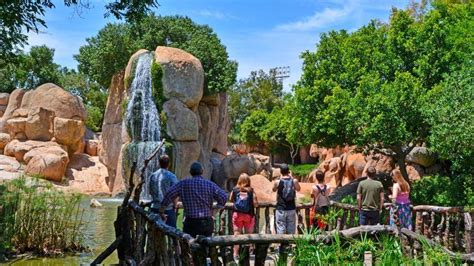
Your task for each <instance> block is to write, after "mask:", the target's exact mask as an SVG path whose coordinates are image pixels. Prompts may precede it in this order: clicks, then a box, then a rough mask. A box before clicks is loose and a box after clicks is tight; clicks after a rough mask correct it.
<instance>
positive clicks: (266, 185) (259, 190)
mask: <svg viewBox="0 0 474 266" xmlns="http://www.w3.org/2000/svg"><path fill="white" fill-rule="evenodd" d="M250 184H251V186H252V188H253V189H254V190H255V194H256V195H257V199H258V202H272V203H274V202H276V193H275V192H273V191H272V187H273V183H272V182H271V181H270V180H268V178H266V177H265V176H262V175H252V176H250Z"/></svg>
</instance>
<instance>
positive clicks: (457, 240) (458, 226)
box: [454, 213, 463, 250]
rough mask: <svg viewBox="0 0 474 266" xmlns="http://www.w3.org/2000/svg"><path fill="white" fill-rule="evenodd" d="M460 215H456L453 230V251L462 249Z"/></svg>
mask: <svg viewBox="0 0 474 266" xmlns="http://www.w3.org/2000/svg"><path fill="white" fill-rule="evenodd" d="M462 218H463V217H462V213H456V228H455V229H454V247H455V249H458V250H459V249H462V243H461V234H460V231H461V221H462Z"/></svg>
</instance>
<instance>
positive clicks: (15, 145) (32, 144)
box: [4, 139, 61, 162]
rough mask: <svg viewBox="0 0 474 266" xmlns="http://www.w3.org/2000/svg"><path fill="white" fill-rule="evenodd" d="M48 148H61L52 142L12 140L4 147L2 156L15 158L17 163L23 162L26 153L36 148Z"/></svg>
mask: <svg viewBox="0 0 474 266" xmlns="http://www.w3.org/2000/svg"><path fill="white" fill-rule="evenodd" d="M49 146H57V147H61V146H60V145H59V144H57V143H56V142H52V141H36V140H27V141H19V140H17V139H14V140H12V141H10V142H9V143H8V144H7V145H6V146H5V149H4V154H5V155H7V156H12V157H15V159H16V160H17V161H19V162H23V157H24V156H25V154H26V153H27V152H29V151H31V150H33V149H36V148H40V147H49Z"/></svg>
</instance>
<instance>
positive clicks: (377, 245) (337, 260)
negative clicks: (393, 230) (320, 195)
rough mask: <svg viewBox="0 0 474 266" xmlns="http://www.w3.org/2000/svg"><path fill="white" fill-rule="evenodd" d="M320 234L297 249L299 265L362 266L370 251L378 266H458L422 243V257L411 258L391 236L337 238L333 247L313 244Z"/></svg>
mask: <svg viewBox="0 0 474 266" xmlns="http://www.w3.org/2000/svg"><path fill="white" fill-rule="evenodd" d="M318 234H319V232H318V231H314V232H313V233H312V234H309V233H307V234H305V235H304V237H303V238H301V239H298V240H297V242H296V249H295V263H296V265H362V263H363V261H364V253H365V252H366V251H370V252H371V253H372V255H373V258H374V264H375V265H458V263H460V262H459V261H453V260H452V259H451V258H450V257H449V256H448V255H447V254H446V253H444V252H443V251H442V250H440V249H438V248H435V247H432V246H430V245H429V244H427V243H422V250H423V252H422V254H421V255H419V256H418V257H415V258H410V257H408V256H405V255H404V254H403V247H402V244H401V243H400V241H399V239H398V238H396V237H394V236H391V235H381V236H379V237H368V236H367V235H362V236H361V237H360V238H359V239H349V240H347V239H342V238H341V237H340V236H339V235H338V234H336V235H335V237H334V239H333V240H332V241H331V242H330V243H325V242H322V241H314V239H315V237H316V236H317V235H318Z"/></svg>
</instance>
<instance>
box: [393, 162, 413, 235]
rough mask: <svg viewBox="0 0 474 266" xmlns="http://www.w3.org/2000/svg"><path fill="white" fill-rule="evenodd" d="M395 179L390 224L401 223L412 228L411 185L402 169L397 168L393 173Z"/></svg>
mask: <svg viewBox="0 0 474 266" xmlns="http://www.w3.org/2000/svg"><path fill="white" fill-rule="evenodd" d="M391 176H392V179H393V188H392V195H390V196H389V198H390V199H392V201H393V203H394V204H393V207H392V208H391V209H390V225H395V224H397V225H399V226H401V227H404V228H407V229H408V230H412V229H413V228H412V227H413V226H412V213H411V208H410V204H411V202H410V185H409V184H408V182H407V181H405V179H404V178H403V176H402V173H401V172H400V170H398V169H395V170H393V171H392V173H391Z"/></svg>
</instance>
